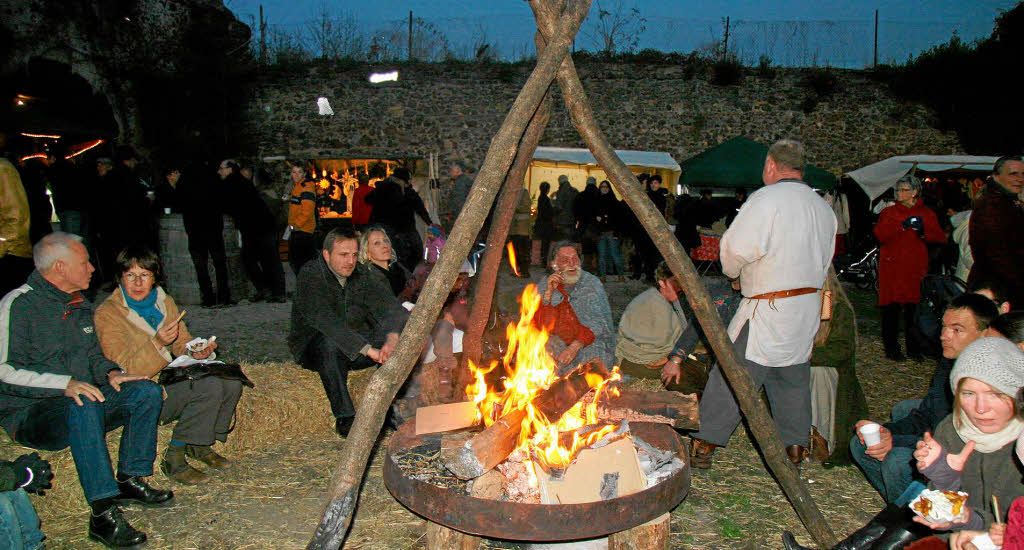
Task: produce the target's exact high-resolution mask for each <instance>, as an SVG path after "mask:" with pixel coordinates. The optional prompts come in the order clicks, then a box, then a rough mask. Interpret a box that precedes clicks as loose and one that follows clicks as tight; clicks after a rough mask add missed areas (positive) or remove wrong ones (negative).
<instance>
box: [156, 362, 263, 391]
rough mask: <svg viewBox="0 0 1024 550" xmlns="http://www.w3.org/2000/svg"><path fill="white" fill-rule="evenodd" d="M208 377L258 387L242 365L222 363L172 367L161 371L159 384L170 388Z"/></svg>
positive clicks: (158, 379)
mask: <svg viewBox="0 0 1024 550" xmlns="http://www.w3.org/2000/svg"><path fill="white" fill-rule="evenodd" d="M207 376H216V377H218V378H223V379H225V380H238V381H239V382H241V383H242V385H243V386H248V387H250V388H255V387H256V385H255V384H253V383H252V380H249V377H248V376H246V375H245V373H244V372H242V367H241V365H229V364H227V363H221V362H220V361H213V362H208V363H196V364H194V365H189V366H187V367H170V368H165V369H164V370H162V371H160V376H159V377H158V378H157V382H158V383H159V384H160V385H161V386H170V385H171V384H177V383H178V382H184V381H186V380H199V379H200V378H206V377H207Z"/></svg>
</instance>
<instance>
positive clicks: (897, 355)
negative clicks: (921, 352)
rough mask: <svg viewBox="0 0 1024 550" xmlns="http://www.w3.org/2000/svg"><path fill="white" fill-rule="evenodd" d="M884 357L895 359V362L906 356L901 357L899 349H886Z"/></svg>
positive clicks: (902, 359)
mask: <svg viewBox="0 0 1024 550" xmlns="http://www.w3.org/2000/svg"><path fill="white" fill-rule="evenodd" d="M885 358H886V359H888V360H890V361H896V362H897V363H899V362H901V361H904V360H905V359H906V357H903V352H901V351H886V352H885Z"/></svg>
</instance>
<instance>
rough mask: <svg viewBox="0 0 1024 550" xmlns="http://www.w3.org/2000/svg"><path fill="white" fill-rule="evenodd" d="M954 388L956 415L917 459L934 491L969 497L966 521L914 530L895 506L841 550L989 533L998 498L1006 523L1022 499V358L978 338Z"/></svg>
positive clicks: (1011, 348) (906, 513) (1007, 346)
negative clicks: (1018, 399) (1018, 451)
mask: <svg viewBox="0 0 1024 550" xmlns="http://www.w3.org/2000/svg"><path fill="white" fill-rule="evenodd" d="M950 386H951V387H952V388H953V395H954V401H953V413H952V414H950V415H949V416H947V417H946V418H945V419H943V420H942V421H941V422H939V425H938V426H937V427H936V428H935V436H934V438H932V437H931V435H930V434H925V438H924V439H923V440H922V441H920V442H918V449H917V451H915V453H914V457H915V458H916V459H917V461H918V462H917V466H918V469H919V470H920V471H921V473H922V474H924V475H925V476H927V477H928V479H929V481H930V483H929V488H930V489H942V490H946V491H958V490H959V491H964V492H966V493H967V495H968V496H967V501H966V503H965V505H964V511H963V513H962V515H961V516H960V517H959V519H957V520H955V521H953V522H947V523H941V524H937V523H932V522H928V521H927V520H923V519H922V518H920V517H913V522H911V521H910V518H911V517H912V515H913V514H912V512H910V510H909V509H907V508H905V507H903V508H900V509H895V508H894V505H890V506H889V507H887V508H886V509H885V510H883V511H882V512H881V513H880V514H878V515H877V516H876V517H875V518H874V519H873V520H872V521H871V522H870V523H868V525H866V526H864V527H862V528H861V529H859V530H857V531H856V532H855V533H853V534H852V535H851V536H850V537H847V538H846V539H845V540H843V541H842V542H840V543H839V545H837V546H836V548H858V549H868V548H871V549H886V550H889V549H896V548H904V547H905V546H906V545H908V544H909V543H911V542H912V541H915V540H918V539H921V538H924V537H927V536H928V535H931V534H933V531H940V532H943V531H959V530H962V529H971V530H985V529H988V527H989V526H990V525H991V524H992V523H993V522H994V521H995V518H996V515H997V514H996V513H994V511H993V510H992V502H993V500H992V497H993V496H995V497H996V498H997V499H998V502H999V507H1000V510H999V511H998V517H1000V518H1004V517H1006V513H1007V509H1008V508H1009V506H1010V503H1012V502H1013V500H1014V499H1016V498H1018V497H1021V496H1024V484H1022V483H1021V469H1020V467H1019V466H1018V465H1017V463H1016V459H1015V458H1014V454H1015V451H1014V448H1015V443H1016V441H1017V438H1018V437H1019V436H1020V435H1021V434H1022V432H1024V421H1021V420H1019V419H1018V418H1017V416H1016V407H1015V405H1014V400H1013V395H1015V394H1016V393H1017V391H1018V390H1019V389H1020V388H1021V387H1024V352H1022V351H1021V350H1020V349H1019V348H1017V346H1015V345H1014V344H1013V343H1012V342H1010V341H1009V340H1006V339H1004V338H979V339H978V340H975V341H974V342H973V343H971V344H970V345H969V346H967V348H965V349H964V351H963V352H961V354H960V356H959V357H958V358H957V360H956V364H955V365H954V366H953V371H952V373H951V374H950ZM786 535H788V533H786V534H784V535H783V543H784V545H785V547H786V548H787V549H794V548H801V547H800V546H799V545H796V544H795V541H794V540H793V539H792V535H789V536H788V537H787V536H786ZM934 542H935V543H936V548H938V547H942V548H945V547H946V543H945V542H944V541H940V540H938V539H937V538H936V539H934ZM922 543H924V544H922ZM927 547H930V546H928V545H927V541H920V542H919V543H917V544H915V545H914V548H915V549H916V548H927Z"/></svg>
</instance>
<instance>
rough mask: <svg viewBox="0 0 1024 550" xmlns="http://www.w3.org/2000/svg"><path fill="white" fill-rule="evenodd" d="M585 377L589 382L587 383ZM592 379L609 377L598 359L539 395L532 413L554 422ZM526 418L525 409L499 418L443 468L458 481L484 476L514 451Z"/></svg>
mask: <svg viewBox="0 0 1024 550" xmlns="http://www.w3.org/2000/svg"><path fill="white" fill-rule="evenodd" d="M588 375H589V377H590V378H591V380H590V381H588V380H587V378H588ZM595 377H599V378H600V379H601V380H604V379H605V378H607V377H608V370H607V369H606V368H605V366H604V363H602V362H601V360H600V359H592V360H590V361H588V362H586V363H584V364H582V365H580V366H578V367H576V368H575V369H574V370H573V371H572V372H570V373H569V374H567V375H566V376H565V377H563V378H559V379H558V380H557V381H555V383H553V384H551V386H550V387H549V388H548V389H546V390H542V391H540V392H539V393H538V394H537V396H536V397H535V398H534V400H533V407H534V409H535V410H536V411H537V412H539V413H541V414H543V415H544V416H545V417H546V418H548V419H549V420H550V421H552V422H555V421H557V420H558V419H559V418H560V417H561V416H562V415H563V414H565V412H566V411H568V410H569V409H571V408H572V407H573V406H574V405H576V403H577V402H579V401H580V399H581V398H582V397H583V396H584V395H586V394H587V393H588V392H590V389H591V384H592V383H593V379H594V378H595ZM526 414H527V413H526V410H525V409H517V410H514V411H512V412H510V413H508V414H506V415H504V416H502V417H501V418H500V419H499V420H498V421H497V422H495V423H494V424H491V425H490V426H488V427H487V429H485V430H484V431H482V432H480V433H479V434H477V435H475V436H473V437H472V438H471V439H470V440H469V441H467V442H466V443H465V445H464V446H463V447H462V448H461V449H459V452H458V455H457V456H456V457H455V458H454V459H453V460H446V461H445V464H444V465H445V467H446V468H448V470H449V471H451V472H452V473H453V474H455V475H456V476H458V477H459V478H460V479H473V478H476V477H480V476H482V475H484V474H485V473H487V471H488V470H490V469H492V468H494V467H495V466H497V465H498V463H499V462H501V461H502V460H505V459H506V458H508V455H509V454H511V453H512V451H513V450H515V448H516V445H518V443H519V433H520V431H522V427H523V420H525V419H526Z"/></svg>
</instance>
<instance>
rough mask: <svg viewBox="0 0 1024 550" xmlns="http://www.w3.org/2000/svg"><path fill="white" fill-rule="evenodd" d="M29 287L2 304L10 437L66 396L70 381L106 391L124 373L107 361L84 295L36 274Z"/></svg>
mask: <svg viewBox="0 0 1024 550" xmlns="http://www.w3.org/2000/svg"><path fill="white" fill-rule="evenodd" d="M26 285H27V286H28V287H31V288H30V290H28V291H27V292H25V293H20V291H19V290H15V291H12V293H11V294H8V295H7V297H5V298H4V300H3V302H0V304H2V306H0V327H2V328H3V329H4V330H6V331H7V334H3V335H0V426H3V428H4V429H6V430H7V433H9V434H12V435H13V434H14V433H15V432H16V431H17V429H18V426H19V425H20V424H21V422H22V421H23V420H24V417H23V415H22V414H21V413H22V412H23V410H24V409H26V408H27V407H28V406H30V405H32V404H34V403H35V402H36V401H38V400H39V399H46V398H49V397H58V396H61V395H64V389H65V388H67V385H68V382H69V381H71V380H72V379H74V380H78V381H81V382H87V383H89V384H92V385H94V386H96V387H99V386H103V385H106V384H107V373H109V372H110V371H111V370H114V369H117V368H120V367H118V365H117V363H114V362H113V361H111V360H109V359H107V358H106V357H105V356H104V355H103V350H102V349H100V342H99V339H98V338H97V337H96V327H95V325H94V324H93V310H92V304H91V303H89V301H88V300H86V299H85V297H83V296H82V295H81V293H79V292H76V293H74V294H73V295H72V294H68V293H67V292H63V291H61V290H59V289H58V288H57V287H55V286H53V284H51V283H50V282H49V281H47V280H46V279H44V278H43V276H42V275H40V274H39V272H38V271H33V272H32V274H31V275H29V277H28V281H27V283H26ZM22 289H24V287H22ZM8 313H9V314H10V317H9V318H8V319H7V320H9V323H4V321H5V319H4V317H6V316H7V314H8ZM4 325H6V326H4ZM5 340H6V342H5ZM5 344H6V345H5Z"/></svg>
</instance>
